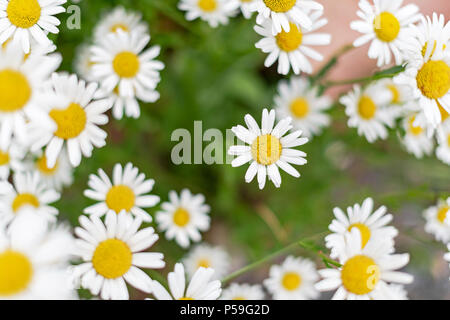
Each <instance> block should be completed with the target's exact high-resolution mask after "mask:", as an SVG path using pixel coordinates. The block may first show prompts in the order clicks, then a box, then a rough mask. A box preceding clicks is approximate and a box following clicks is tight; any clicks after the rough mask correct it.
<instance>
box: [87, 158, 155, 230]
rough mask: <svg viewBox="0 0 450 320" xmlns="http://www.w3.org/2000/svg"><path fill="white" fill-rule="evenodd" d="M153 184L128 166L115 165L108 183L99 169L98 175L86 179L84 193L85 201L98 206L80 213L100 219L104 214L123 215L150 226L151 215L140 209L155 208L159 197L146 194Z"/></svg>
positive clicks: (129, 164)
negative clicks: (131, 216)
mask: <svg viewBox="0 0 450 320" xmlns="http://www.w3.org/2000/svg"><path fill="white" fill-rule="evenodd" d="M154 184H155V180H153V179H145V174H143V173H139V169H138V168H136V167H134V166H133V165H132V164H131V163H128V164H127V165H126V166H125V167H123V168H122V165H120V164H119V163H118V164H116V165H115V166H114V169H113V179H112V181H111V180H110V179H109V177H108V176H107V175H106V173H105V172H104V171H103V170H102V169H99V170H98V175H94V174H91V175H90V176H89V182H88V185H89V187H90V188H91V189H88V190H85V191H84V195H85V196H86V197H88V198H90V199H93V200H96V201H99V202H98V203H96V204H94V205H92V206H90V207H88V208H86V209H84V213H86V214H90V215H94V216H97V217H102V216H104V215H105V214H107V213H115V214H119V213H121V212H125V213H128V214H132V215H133V216H135V217H136V218H140V219H141V220H142V221H145V222H151V221H152V217H151V215H150V214H149V213H147V212H146V211H144V210H143V209H142V208H150V207H154V206H155V205H156V204H158V202H159V197H158V196H155V195H150V194H148V193H149V192H150V191H152V189H153V186H154Z"/></svg>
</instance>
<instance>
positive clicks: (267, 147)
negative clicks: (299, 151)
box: [251, 134, 283, 166]
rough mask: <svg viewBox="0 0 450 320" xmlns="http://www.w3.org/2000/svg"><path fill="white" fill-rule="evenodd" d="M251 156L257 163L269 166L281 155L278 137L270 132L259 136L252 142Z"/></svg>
mask: <svg viewBox="0 0 450 320" xmlns="http://www.w3.org/2000/svg"><path fill="white" fill-rule="evenodd" d="M251 149H252V157H253V159H254V160H255V161H256V162H258V163H259V164H262V165H266V166H269V165H271V164H274V163H275V162H277V161H278V160H279V159H280V157H281V151H282V150H283V146H282V145H281V142H280V140H279V139H278V138H276V137H275V136H273V135H271V134H266V135H263V136H259V137H257V138H256V139H255V141H253V143H252V148H251Z"/></svg>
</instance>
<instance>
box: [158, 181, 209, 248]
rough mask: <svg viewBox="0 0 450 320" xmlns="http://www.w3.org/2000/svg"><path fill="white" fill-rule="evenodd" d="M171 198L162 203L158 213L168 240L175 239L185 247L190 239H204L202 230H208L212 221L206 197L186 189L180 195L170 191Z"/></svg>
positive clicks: (195, 240)
mask: <svg viewBox="0 0 450 320" xmlns="http://www.w3.org/2000/svg"><path fill="white" fill-rule="evenodd" d="M169 199H170V202H164V203H163V204H161V207H162V210H161V211H158V212H157V213H156V221H157V222H158V229H159V230H161V231H162V232H165V235H166V238H167V239H168V240H172V239H175V241H176V242H177V243H178V244H179V245H180V246H182V247H183V248H187V247H188V246H189V244H190V240H192V241H193V242H199V241H200V240H201V239H202V236H201V234H200V231H202V232H205V231H207V230H208V229H209V226H210V221H211V219H210V217H209V216H208V213H209V210H210V207H209V206H208V205H206V204H205V197H204V196H203V195H202V194H198V195H193V194H192V193H191V192H190V191H189V190H187V189H184V190H182V191H181V194H180V196H179V197H178V195H177V193H176V192H175V191H170V193H169Z"/></svg>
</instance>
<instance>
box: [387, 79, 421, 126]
mask: <svg viewBox="0 0 450 320" xmlns="http://www.w3.org/2000/svg"><path fill="white" fill-rule="evenodd" d="M379 83H380V85H383V86H384V87H385V88H386V89H388V90H389V91H390V93H391V101H390V102H389V106H388V108H389V109H391V112H392V123H389V127H391V128H394V127H395V126H396V120H397V119H399V118H402V117H403V116H404V115H406V114H408V111H409V110H410V107H408V105H409V104H416V103H415V101H414V100H411V90H410V88H409V87H408V86H405V85H400V84H397V83H395V82H394V80H392V79H384V80H380V81H379Z"/></svg>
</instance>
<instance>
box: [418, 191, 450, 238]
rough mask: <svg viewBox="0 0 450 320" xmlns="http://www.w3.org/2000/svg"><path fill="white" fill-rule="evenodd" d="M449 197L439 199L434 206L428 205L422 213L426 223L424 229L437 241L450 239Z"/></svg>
mask: <svg viewBox="0 0 450 320" xmlns="http://www.w3.org/2000/svg"><path fill="white" fill-rule="evenodd" d="M449 213H450V197H449V198H447V200H445V201H444V200H439V202H438V204H437V205H436V206H432V207H429V208H428V209H426V210H425V211H424V213H423V215H424V217H425V219H426V221H427V223H426V224H425V231H426V232H428V233H430V234H433V235H434V237H435V238H436V240H437V241H442V242H443V243H448V242H449V241H450V214H449Z"/></svg>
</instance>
